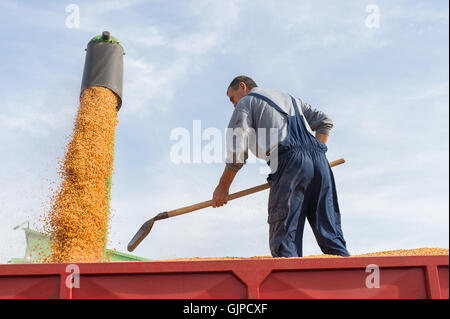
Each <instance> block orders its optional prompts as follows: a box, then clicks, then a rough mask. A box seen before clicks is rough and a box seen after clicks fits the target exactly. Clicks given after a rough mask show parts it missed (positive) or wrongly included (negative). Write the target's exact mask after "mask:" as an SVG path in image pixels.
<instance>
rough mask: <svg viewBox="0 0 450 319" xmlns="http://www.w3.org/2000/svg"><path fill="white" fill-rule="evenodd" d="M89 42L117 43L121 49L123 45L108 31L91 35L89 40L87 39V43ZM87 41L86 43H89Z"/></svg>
mask: <svg viewBox="0 0 450 319" xmlns="http://www.w3.org/2000/svg"><path fill="white" fill-rule="evenodd" d="M91 42H107V43H117V44H118V45H120V46H121V47H122V49H123V45H122V44H121V43H120V41H119V40H118V39H117V38H115V37H113V36H112V35H111V34H109V32H108V31H103V33H102V34H100V35H97V36H95V37H93V38H92V39H91V41H89V43H91ZM89 43H88V44H89Z"/></svg>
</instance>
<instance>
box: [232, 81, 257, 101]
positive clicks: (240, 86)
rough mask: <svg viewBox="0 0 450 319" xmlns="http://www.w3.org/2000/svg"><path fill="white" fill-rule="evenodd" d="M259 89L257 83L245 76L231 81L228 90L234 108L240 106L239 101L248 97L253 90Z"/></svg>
mask: <svg viewBox="0 0 450 319" xmlns="http://www.w3.org/2000/svg"><path fill="white" fill-rule="evenodd" d="M255 87H257V85H256V83H255V81H253V80H252V79H251V78H249V77H248V76H245V75H240V76H237V77H235V78H234V80H233V81H231V83H230V85H229V86H228V89H227V95H228V97H229V98H230V101H231V103H233V105H234V107H236V105H237V104H238V102H239V100H240V99H242V98H243V97H244V96H246V95H247V94H248V93H249V92H250V90H251V89H253V88H255Z"/></svg>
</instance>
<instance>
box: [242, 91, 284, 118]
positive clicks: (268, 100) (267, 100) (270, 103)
mask: <svg viewBox="0 0 450 319" xmlns="http://www.w3.org/2000/svg"><path fill="white" fill-rule="evenodd" d="M247 95H251V96H254V97H257V98H260V99H261V100H263V101H265V102H267V103H268V104H269V105H270V106H271V107H273V108H274V109H275V110H277V111H278V112H280V113H281V114H284V115H289V114H288V113H286V112H285V111H283V110H282V109H281V107H279V106H278V105H277V104H275V102H273V101H272V100H271V99H269V98H268V97H267V96H264V95H261V94H258V93H249V94H247Z"/></svg>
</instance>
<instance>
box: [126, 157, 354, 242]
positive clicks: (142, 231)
mask: <svg viewBox="0 0 450 319" xmlns="http://www.w3.org/2000/svg"><path fill="white" fill-rule="evenodd" d="M343 163H345V160H344V159H343V158H341V159H338V160H336V161H333V162H330V167H333V166H337V165H340V164H343ZM268 188H270V186H269V184H268V183H266V184H262V185H259V186H255V187H252V188H249V189H245V190H243V191H240V192H237V193H233V194H230V195H228V200H233V199H236V198H239V197H243V196H247V195H250V194H253V193H257V192H260V191H262V190H265V189H268ZM210 206H212V200H208V201H205V202H201V203H197V204H194V205H191V206H186V207H183V208H178V209H174V210H171V211H168V212H162V213H159V214H158V215H156V216H155V217H153V218H152V219H149V220H147V221H146V222H145V223H144V224H143V225H142V226H141V228H139V230H138V232H137V233H136V235H134V237H133V238H132V239H131V241H130V242H129V243H128V251H133V250H134V249H135V248H136V247H137V246H138V245H139V244H140V243H141V241H142V240H144V238H145V237H147V235H148V233H149V232H150V230H151V229H152V227H153V224H154V223H155V221H157V220H161V219H166V218H170V217H174V216H178V215H183V214H186V213H190V212H193V211H196V210H199V209H203V208H206V207H210Z"/></svg>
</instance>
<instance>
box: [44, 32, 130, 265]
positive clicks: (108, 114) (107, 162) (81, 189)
mask: <svg viewBox="0 0 450 319" xmlns="http://www.w3.org/2000/svg"><path fill="white" fill-rule="evenodd" d="M86 51H87V53H86V61H85V67H84V72H83V80H82V86H81V94H80V104H79V109H78V113H77V116H76V119H75V124H74V129H73V134H72V136H71V139H70V141H69V143H68V144H67V146H66V150H65V156H64V158H63V160H62V161H61V162H60V167H59V171H58V173H59V175H60V180H61V184H60V185H59V187H58V188H57V189H56V190H55V192H54V194H52V196H51V199H50V210H49V212H48V213H47V214H46V215H45V216H43V218H41V221H42V222H43V230H44V232H45V233H46V234H47V235H48V237H49V239H50V254H47V255H46V256H41V258H42V260H43V261H44V262H64V263H68V262H98V261H102V260H104V258H103V253H104V251H105V249H106V243H107V237H108V236H107V235H108V224H109V218H110V203H109V201H110V192H111V177H112V171H113V161H114V136H115V130H116V126H117V123H118V119H117V114H118V110H119V109H120V107H121V104H122V99H121V96H122V79H123V57H122V56H123V48H122V46H121V44H120V43H119V41H118V40H117V39H115V38H114V37H111V36H110V35H109V32H107V31H105V32H103V34H102V35H100V36H97V37H94V38H93V39H92V40H91V41H90V42H89V43H88V47H87V49H86Z"/></svg>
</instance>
